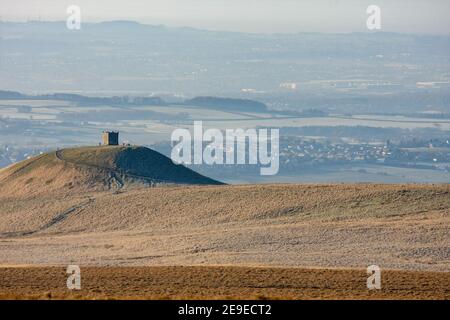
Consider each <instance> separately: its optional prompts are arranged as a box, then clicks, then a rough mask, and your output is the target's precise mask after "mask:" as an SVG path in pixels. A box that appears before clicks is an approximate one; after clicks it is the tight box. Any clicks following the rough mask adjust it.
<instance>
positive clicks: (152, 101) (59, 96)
mask: <svg viewBox="0 0 450 320" xmlns="http://www.w3.org/2000/svg"><path fill="white" fill-rule="evenodd" d="M0 99H10V100H24V99H30V100H63V101H71V102H76V103H78V104H103V105H104V104H109V105H158V106H161V105H166V102H165V101H164V100H163V99H161V98H159V97H130V96H120V97H118V96H115V97H88V96H83V95H80V94H73V93H53V94H41V95H27V94H23V93H20V92H15V91H6V90H0Z"/></svg>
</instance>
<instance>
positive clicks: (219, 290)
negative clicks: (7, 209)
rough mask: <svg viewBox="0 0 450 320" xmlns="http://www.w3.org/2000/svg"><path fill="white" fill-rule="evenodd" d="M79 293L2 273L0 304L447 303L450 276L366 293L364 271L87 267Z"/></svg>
mask: <svg viewBox="0 0 450 320" xmlns="http://www.w3.org/2000/svg"><path fill="white" fill-rule="evenodd" d="M81 274H82V278H81V279H82V280H81V285H82V290H80V291H69V290H68V289H67V288H66V279H67V275H66V274H65V269H64V268H55V267H53V268H51V267H40V268H33V267H31V268H0V298H1V299H449V298H450V274H449V273H436V272H411V271H409V272H408V271H392V270H389V271H382V289H381V290H368V289H367V287H366V279H367V275H366V273H365V271H364V270H339V269H334V270H333V269H328V270H327V269H296V268H248V267H115V268H111V267H103V268H99V267H86V268H82V269H81Z"/></svg>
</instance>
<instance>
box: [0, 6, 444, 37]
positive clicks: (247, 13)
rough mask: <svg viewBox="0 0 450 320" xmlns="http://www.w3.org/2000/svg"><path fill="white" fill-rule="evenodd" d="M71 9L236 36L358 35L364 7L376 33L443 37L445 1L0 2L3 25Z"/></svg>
mask: <svg viewBox="0 0 450 320" xmlns="http://www.w3.org/2000/svg"><path fill="white" fill-rule="evenodd" d="M71 4H76V5H79V6H80V7H81V9H82V18H83V21H90V22H95V21H105V20H117V19H126V20H136V21H139V22H142V23H149V24H165V25H169V26H189V27H195V28H202V29H210V30H227V31H240V32H264V33H274V32H275V33H276V32H280V33H295V32H327V33H335V32H337V33H340V32H364V31H367V29H366V26H365V21H366V19H367V14H366V12H365V11H366V8H367V7H368V6H369V5H371V4H376V5H378V6H380V7H381V9H382V29H383V31H389V32H401V33H431V34H449V33H450V21H449V20H448V16H449V15H450V5H449V3H448V1H446V0H431V1H423V0H396V1H389V0H378V1H374V0H347V1H341V0H317V1H314V3H312V2H311V1H304V0H281V1H280V0H246V1H240V0H130V1H119V0H97V1H95V2H94V1H89V0H77V1H73V0H41V1H35V0H16V1H9V0H0V8H1V13H0V18H1V20H4V21H5V20H6V21H26V20H39V19H40V20H65V19H66V17H67V15H66V8H67V6H69V5H71Z"/></svg>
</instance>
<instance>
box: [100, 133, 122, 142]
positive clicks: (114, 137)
mask: <svg viewBox="0 0 450 320" xmlns="http://www.w3.org/2000/svg"><path fill="white" fill-rule="evenodd" d="M102 140H103V145H105V146H118V145H119V132H118V131H103V135H102Z"/></svg>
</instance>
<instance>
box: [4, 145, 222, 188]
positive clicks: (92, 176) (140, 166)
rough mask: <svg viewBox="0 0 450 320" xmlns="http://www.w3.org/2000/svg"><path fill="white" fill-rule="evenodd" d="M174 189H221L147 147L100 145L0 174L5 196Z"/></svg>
mask: <svg viewBox="0 0 450 320" xmlns="http://www.w3.org/2000/svg"><path fill="white" fill-rule="evenodd" d="M166 184H167V185H174V184H195V185H219V184H222V183H220V182H218V181H216V180H213V179H210V178H207V177H204V176H202V175H200V174H198V173H196V172H194V171H192V170H190V169H188V168H186V167H184V166H182V165H175V164H174V163H173V162H172V160H171V159H169V158H168V157H166V156H164V155H162V154H160V153H158V152H156V151H153V150H151V149H148V148H145V147H122V146H101V147H82V148H72V149H63V150H59V151H56V152H51V153H46V154H42V155H39V156H37V157H33V158H31V159H28V160H25V161H22V162H19V163H17V164H14V165H11V166H9V167H7V168H5V169H3V170H0V192H1V193H2V194H4V195H7V194H11V195H18V194H19V195H23V194H39V193H46V192H59V191H68V190H73V191H104V190H111V189H112V190H118V189H123V188H124V189H125V188H133V187H142V186H155V185H166Z"/></svg>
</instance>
